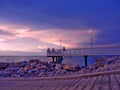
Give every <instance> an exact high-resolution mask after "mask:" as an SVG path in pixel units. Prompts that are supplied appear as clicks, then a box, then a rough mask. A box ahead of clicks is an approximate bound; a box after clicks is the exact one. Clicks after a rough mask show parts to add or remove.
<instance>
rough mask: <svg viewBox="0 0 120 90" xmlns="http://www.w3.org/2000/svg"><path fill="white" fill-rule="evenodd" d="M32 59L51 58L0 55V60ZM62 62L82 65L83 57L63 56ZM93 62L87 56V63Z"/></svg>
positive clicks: (43, 59) (91, 58)
mask: <svg viewBox="0 0 120 90" xmlns="http://www.w3.org/2000/svg"><path fill="white" fill-rule="evenodd" d="M32 59H39V60H41V61H48V62H49V61H52V58H50V57H46V56H0V62H19V61H29V60H32ZM62 63H63V64H79V65H80V66H84V57H81V56H80V57H64V59H63V61H62ZM93 63H94V57H93V56H89V57H88V65H91V64H93Z"/></svg>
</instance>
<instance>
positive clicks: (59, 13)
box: [0, 0, 120, 55]
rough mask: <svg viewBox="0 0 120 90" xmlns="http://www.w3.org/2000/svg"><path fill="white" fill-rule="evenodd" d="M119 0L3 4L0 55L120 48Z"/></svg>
mask: <svg viewBox="0 0 120 90" xmlns="http://www.w3.org/2000/svg"><path fill="white" fill-rule="evenodd" d="M119 35H120V0H0V55H46V50H47V48H57V49H59V48H60V40H61V46H62V47H63V46H65V47H66V48H80V47H90V44H91V36H92V39H93V41H92V42H93V47H95V46H101V45H114V44H120V38H119Z"/></svg>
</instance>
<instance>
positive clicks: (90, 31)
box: [88, 30, 93, 48]
mask: <svg viewBox="0 0 120 90" xmlns="http://www.w3.org/2000/svg"><path fill="white" fill-rule="evenodd" d="M88 32H89V33H90V46H91V48H93V36H92V30H89V31H88Z"/></svg>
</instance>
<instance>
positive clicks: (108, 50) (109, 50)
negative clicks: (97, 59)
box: [47, 45, 120, 66]
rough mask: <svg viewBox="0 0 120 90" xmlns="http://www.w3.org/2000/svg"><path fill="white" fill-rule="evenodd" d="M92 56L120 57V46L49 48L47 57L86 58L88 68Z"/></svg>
mask: <svg viewBox="0 0 120 90" xmlns="http://www.w3.org/2000/svg"><path fill="white" fill-rule="evenodd" d="M91 55H120V45H108V46H100V47H92V48H71V49H65V48H63V49H54V48H53V49H52V50H50V49H49V48H48V50H47V56H48V57H52V58H53V61H54V58H55V57H56V60H57V58H59V57H61V58H62V57H65V56H84V58H85V66H87V57H88V56H91Z"/></svg>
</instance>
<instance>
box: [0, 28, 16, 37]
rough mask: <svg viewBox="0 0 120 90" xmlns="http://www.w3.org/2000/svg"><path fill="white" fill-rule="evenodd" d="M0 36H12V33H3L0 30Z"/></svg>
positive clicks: (3, 31)
mask: <svg viewBox="0 0 120 90" xmlns="http://www.w3.org/2000/svg"><path fill="white" fill-rule="evenodd" d="M0 35H5V36H14V34H13V33H11V32H8V31H5V30H1V29H0Z"/></svg>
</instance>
